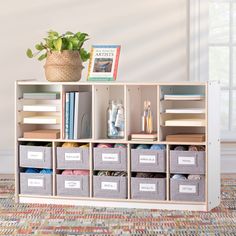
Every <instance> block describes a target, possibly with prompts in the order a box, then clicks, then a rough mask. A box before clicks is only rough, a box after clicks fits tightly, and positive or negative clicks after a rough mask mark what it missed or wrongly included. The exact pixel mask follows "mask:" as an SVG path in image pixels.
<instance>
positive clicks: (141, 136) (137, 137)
mask: <svg viewBox="0 0 236 236" xmlns="http://www.w3.org/2000/svg"><path fill="white" fill-rule="evenodd" d="M131 140H132V141H156V140H157V134H156V133H151V134H147V133H138V134H131Z"/></svg>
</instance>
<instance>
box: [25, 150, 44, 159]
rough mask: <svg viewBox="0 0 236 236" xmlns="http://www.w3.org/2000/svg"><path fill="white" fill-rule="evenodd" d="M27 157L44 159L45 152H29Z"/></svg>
mask: <svg viewBox="0 0 236 236" xmlns="http://www.w3.org/2000/svg"><path fill="white" fill-rule="evenodd" d="M27 159H29V160H43V152H31V151H29V152H27Z"/></svg>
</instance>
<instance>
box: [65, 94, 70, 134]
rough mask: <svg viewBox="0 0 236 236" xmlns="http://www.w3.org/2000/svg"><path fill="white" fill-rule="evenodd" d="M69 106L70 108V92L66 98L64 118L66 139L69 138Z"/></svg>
mask: <svg viewBox="0 0 236 236" xmlns="http://www.w3.org/2000/svg"><path fill="white" fill-rule="evenodd" d="M69 108H70V93H66V99H65V113H64V119H65V126H64V128H65V139H69Z"/></svg>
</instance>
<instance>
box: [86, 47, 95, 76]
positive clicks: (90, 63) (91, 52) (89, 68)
mask: <svg viewBox="0 0 236 236" xmlns="http://www.w3.org/2000/svg"><path fill="white" fill-rule="evenodd" d="M93 51H94V49H93V47H92V48H91V51H90V59H89V65H88V76H87V80H89V79H90V78H89V77H90V73H91V69H92V58H93V53H94V52H93Z"/></svg>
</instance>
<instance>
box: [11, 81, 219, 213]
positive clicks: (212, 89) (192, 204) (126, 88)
mask: <svg viewBox="0 0 236 236" xmlns="http://www.w3.org/2000/svg"><path fill="white" fill-rule="evenodd" d="M49 91H57V92H59V93H60V94H61V96H60V99H56V100H44V101H41V103H42V104H59V106H60V108H59V110H58V111H55V112H54V114H55V113H57V114H60V115H61V116H60V122H59V124H46V125H42V124H22V119H23V118H24V116H25V114H28V113H30V112H26V111H22V106H23V104H27V105H28V104H34V102H35V100H28V99H22V95H23V93H24V92H49ZM67 91H81V92H83V91H89V92H91V93H92V107H91V110H92V121H91V129H92V130H91V131H92V132H91V137H89V138H86V139H76V140H71V139H63V136H62V130H63V123H62V114H63V112H64V111H63V105H62V94H63V93H65V92H67ZM15 92H16V96H15V98H16V100H15V103H16V106H15V113H16V116H15V118H16V122H15V128H16V129H15V130H16V133H15V137H16V140H15V143H16V165H15V166H16V168H15V172H16V192H15V196H16V201H18V202H30V203H52V204H54V203H55V204H74V205H84V206H88V205H91V206H111V207H113V206H115V207H129V208H132V207H135V208H156V209H176V210H178V209H179V210H202V211H207V210H211V209H212V208H214V207H216V206H218V205H219V202H220V170H219V163H220V159H219V158H220V157H219V117H218V116H219V113H218V112H219V111H218V105H217V102H218V101H217V99H216V98H217V97H218V95H219V85H218V82H178V83H174V82H173V83H165V82H155V83H122V82H107V83H106V82H101V83H99V82H79V83H78V82H77V83H74V82H69V83H66V82H65V83H64V82H55V83H49V82H44V81H17V82H16V87H15ZM182 93H184V94H185V93H186V94H191V93H192V94H204V96H205V97H204V99H201V100H198V101H186V100H184V101H182V100H175V101H173V100H172V101H171V100H164V99H163V97H164V95H165V94H168V95H169V94H182ZM111 99H114V100H120V101H121V102H122V104H123V105H124V111H125V132H124V138H123V139H109V138H107V137H106V126H107V120H106V119H107V118H106V111H107V107H108V104H109V100H111ZM145 100H149V101H151V107H152V112H153V128H154V130H155V131H156V132H157V140H156V141H145V140H143V141H142V140H140V141H132V140H129V137H130V134H132V133H138V132H140V127H141V115H142V111H143V102H144V101H145ZM171 108H177V109H181V108H194V109H196V108H199V109H205V113H200V114H188V113H180V114H176V113H165V109H171ZM44 113H47V112H44ZM33 114H34V113H33ZM184 116H190V117H191V116H192V117H200V118H202V119H204V120H205V125H204V126H201V127H184V126H165V125H164V123H165V121H166V120H167V119H172V118H175V117H184ZM45 128H56V129H59V130H60V131H61V132H60V133H61V135H60V138H59V139H28V138H23V133H24V132H25V131H31V130H35V129H45ZM176 133H204V134H205V141H204V142H168V141H166V136H167V135H169V134H176ZM27 142H36V143H37V142H45V143H51V144H52V171H53V173H52V195H51V196H44V195H37V194H36V195H35V194H33V195H32V194H22V193H21V191H20V171H21V168H22V167H21V166H20V151H19V149H20V148H19V146H20V145H22V144H25V143H27ZM64 142H73V143H81V144H89V147H88V149H89V157H88V159H89V160H88V161H89V169H88V170H89V173H90V174H89V196H88V197H72V196H68V197H67V196H57V190H56V184H57V182H56V181H57V180H56V175H57V174H58V173H59V172H58V170H57V147H60V146H61V144H62V143H64ZM99 143H110V144H116V143H119V144H126V145H127V151H126V152H127V199H117V198H105V197H104V198H100V197H99V198H98V197H94V196H93V190H94V189H93V174H94V171H95V170H94V162H93V158H94V151H93V148H94V147H95V146H96V144H99ZM135 144H137V145H138V144H150V145H151V144H164V145H165V146H166V150H165V155H166V159H165V165H166V170H165V172H164V174H165V183H166V190H165V191H166V198H165V200H145V199H132V198H131V191H132V186H131V177H132V173H133V172H132V171H131V158H132V155H131V149H132V148H133V146H134V145H135ZM176 145H183V146H186V145H196V146H199V145H201V146H205V172H204V177H205V180H204V192H205V194H204V195H205V198H204V199H205V200H204V201H194V200H193V201H186V200H183V201H182V200H181V201H179V200H178V201H177V200H172V199H171V196H170V185H171V183H170V182H171V181H170V180H171V175H172V174H173V173H171V171H170V162H171V157H170V151H171V150H172V149H171V148H172V146H176ZM183 174H184V173H183Z"/></svg>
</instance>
